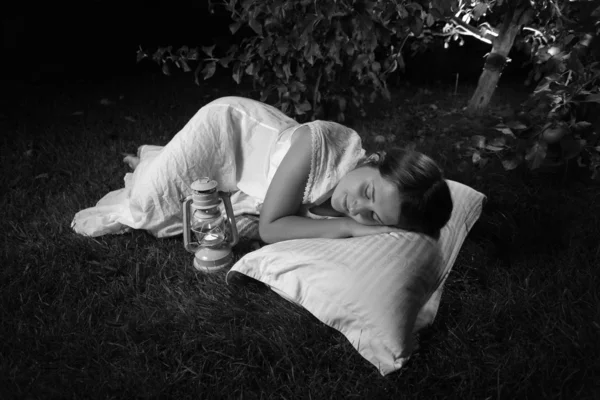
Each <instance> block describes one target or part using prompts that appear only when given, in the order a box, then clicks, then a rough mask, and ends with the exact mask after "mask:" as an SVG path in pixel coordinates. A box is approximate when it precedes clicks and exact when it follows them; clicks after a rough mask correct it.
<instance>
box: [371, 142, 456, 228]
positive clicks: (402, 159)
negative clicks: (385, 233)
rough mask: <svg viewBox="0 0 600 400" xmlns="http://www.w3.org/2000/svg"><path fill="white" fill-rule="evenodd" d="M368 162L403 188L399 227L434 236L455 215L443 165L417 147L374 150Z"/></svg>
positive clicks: (401, 190)
mask: <svg viewBox="0 0 600 400" xmlns="http://www.w3.org/2000/svg"><path fill="white" fill-rule="evenodd" d="M375 154H376V155H378V157H377V156H375V157H369V159H367V161H366V165H370V166H373V167H376V168H378V169H379V173H380V174H381V176H382V177H383V178H385V179H387V180H388V181H390V182H392V183H394V184H395V185H396V186H397V187H398V190H399V191H400V218H399V221H398V225H396V226H397V227H398V228H400V229H406V230H409V231H414V232H419V233H423V234H426V235H429V236H431V237H433V238H435V239H438V238H439V236H440V230H441V229H442V227H444V225H446V223H447V222H448V220H449V219H450V214H452V207H453V204H452V196H451V195H450V188H449V187H448V184H447V183H446V180H445V179H444V174H443V172H442V170H441V169H440V167H438V165H437V164H436V162H435V161H433V160H432V159H431V158H429V157H428V156H426V155H425V154H423V153H420V152H418V151H415V150H409V149H402V148H392V149H390V150H387V151H385V152H377V153H375Z"/></svg>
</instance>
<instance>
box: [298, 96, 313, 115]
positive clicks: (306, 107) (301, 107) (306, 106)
mask: <svg viewBox="0 0 600 400" xmlns="http://www.w3.org/2000/svg"><path fill="white" fill-rule="evenodd" d="M294 109H295V111H296V114H298V115H302V114H304V113H306V112H307V111H310V110H312V106H311V105H310V103H309V102H308V101H307V100H304V102H302V103H300V104H294Z"/></svg>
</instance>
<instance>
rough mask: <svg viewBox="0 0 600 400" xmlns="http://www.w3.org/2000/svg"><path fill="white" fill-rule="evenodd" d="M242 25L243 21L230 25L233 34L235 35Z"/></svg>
mask: <svg viewBox="0 0 600 400" xmlns="http://www.w3.org/2000/svg"><path fill="white" fill-rule="evenodd" d="M241 26H242V23H241V22H234V23H233V24H231V25H229V30H230V31H231V34H232V35H235V33H236V32H237V31H238V30H239V29H240V27H241Z"/></svg>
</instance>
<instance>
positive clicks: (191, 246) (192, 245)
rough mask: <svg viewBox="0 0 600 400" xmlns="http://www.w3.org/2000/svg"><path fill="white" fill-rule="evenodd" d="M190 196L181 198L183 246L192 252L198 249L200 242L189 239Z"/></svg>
mask: <svg viewBox="0 0 600 400" xmlns="http://www.w3.org/2000/svg"><path fill="white" fill-rule="evenodd" d="M192 200H193V198H192V196H191V195H190V196H188V197H186V198H185V200H183V246H184V247H185V249H186V250H187V251H189V252H190V253H192V254H194V253H196V251H197V250H198V247H199V246H200V244H199V243H198V242H193V241H192V240H191V236H192V235H191V227H190V204H191V203H192Z"/></svg>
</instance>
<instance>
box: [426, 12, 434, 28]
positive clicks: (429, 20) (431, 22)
mask: <svg viewBox="0 0 600 400" xmlns="http://www.w3.org/2000/svg"><path fill="white" fill-rule="evenodd" d="M425 21H426V23H427V26H431V25H433V24H435V18H434V17H433V15H431V14H427V19H426V20H425Z"/></svg>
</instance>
